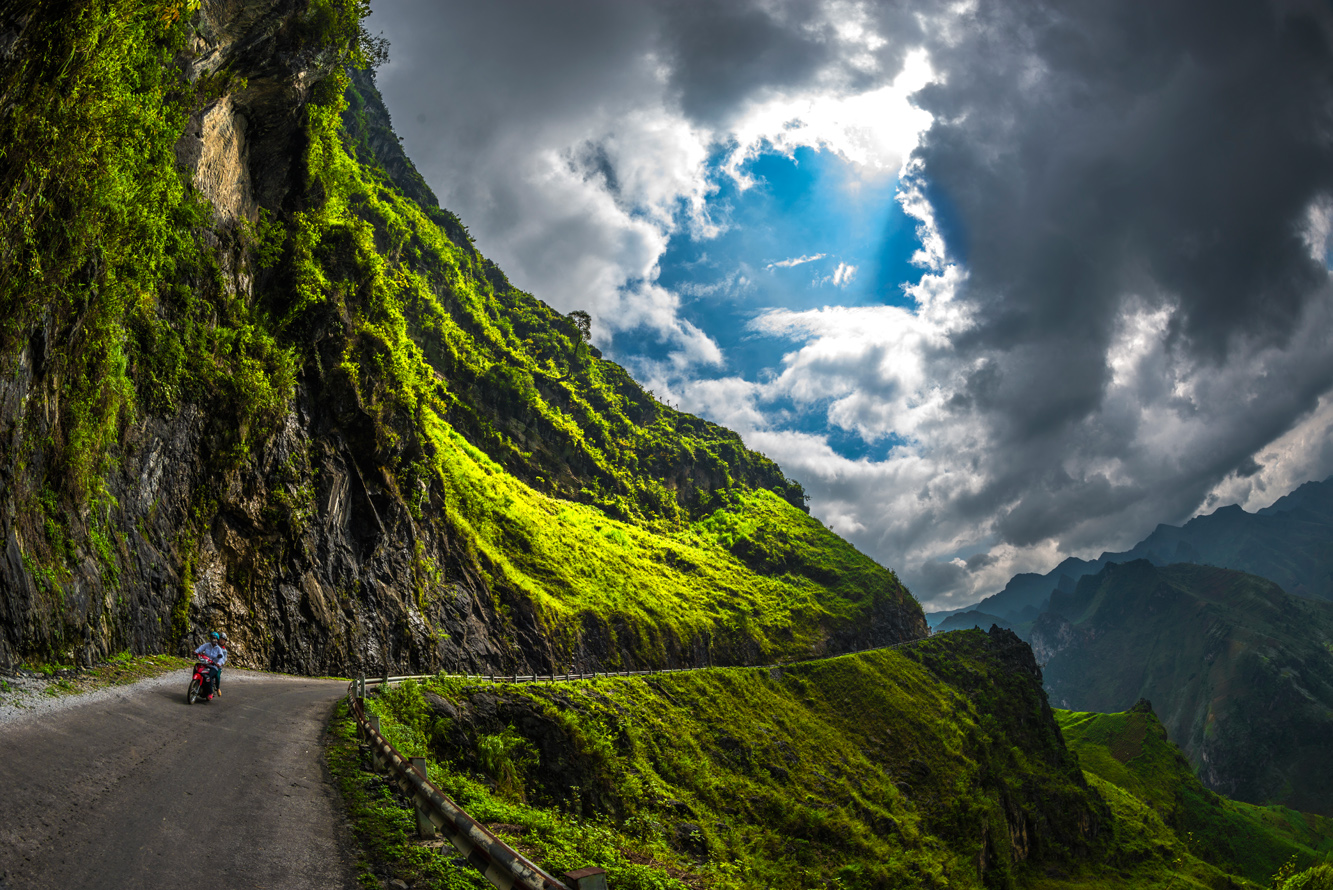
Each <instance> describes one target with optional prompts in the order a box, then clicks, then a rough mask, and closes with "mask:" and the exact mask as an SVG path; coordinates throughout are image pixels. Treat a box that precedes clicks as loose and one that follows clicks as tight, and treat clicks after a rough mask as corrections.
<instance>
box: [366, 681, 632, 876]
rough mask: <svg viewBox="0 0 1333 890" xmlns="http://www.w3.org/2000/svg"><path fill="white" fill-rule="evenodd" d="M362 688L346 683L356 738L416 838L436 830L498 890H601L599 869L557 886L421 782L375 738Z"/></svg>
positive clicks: (413, 766)
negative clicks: (395, 794) (399, 793)
mask: <svg viewBox="0 0 1333 890" xmlns="http://www.w3.org/2000/svg"><path fill="white" fill-rule="evenodd" d="M409 679H424V678H418V677H389V678H388V681H389V682H390V683H392V682H394V681H395V680H409ZM369 682H372V683H375V682H379V683H382V682H384V681H383V680H381V681H373V680H372V681H369ZM366 683H367V681H366V680H364V679H362V680H353V681H352V683H351V684H350V686H349V687H348V691H347V697H348V703H349V705H350V707H351V710H352V714H353V715H354V716H355V717H356V722H357V726H358V727H359V728H360V731H361V735H362V738H364V739H365V740H366V742H367V743H368V744H369V745H370V756H371V762H372V764H373V765H374V767H375V769H376V771H377V772H378V771H380V770H383V771H385V772H387V773H388V774H389V775H390V777H391V778H392V779H393V780H394V782H395V784H397V785H398V787H399V788H401V789H402V790H403V793H405V794H407V795H408V796H410V797H411V798H412V804H413V808H414V809H415V810H416V814H417V831H418V833H420V834H421V835H423V836H425V837H431V836H433V835H434V834H435V830H436V829H442V830H443V831H444V834H445V836H446V837H447V838H448V839H449V841H450V842H451V843H452V844H453V845H454V848H455V849H457V850H458V852H459V853H460V854H462V855H463V856H464V857H466V858H467V861H468V863H469V864H470V865H472V866H473V867H474V868H476V869H477V870H478V871H480V872H481V873H482V874H483V875H484V876H485V877H486V880H488V881H490V882H491V883H492V884H494V885H495V886H496V887H498V888H500V890H511V888H514V887H520V888H524V890H606V873H605V872H604V871H603V870H602V869H600V868H581V869H578V870H577V871H573V872H569V873H567V874H566V875H565V880H564V881H560V880H558V879H556V878H554V877H552V876H551V875H550V874H548V873H546V872H545V871H543V870H542V869H541V868H539V867H538V866H537V865H535V864H534V863H533V862H532V861H531V860H529V859H528V858H527V857H525V856H524V855H523V854H521V853H519V852H518V851H517V850H514V849H513V848H512V847H510V846H509V845H508V844H506V843H505V842H504V841H502V840H500V839H499V838H497V837H496V836H495V835H493V834H491V832H490V831H488V830H487V828H486V826H484V825H482V824H481V823H480V822H478V821H477V820H476V819H473V818H472V817H471V816H469V815H468V814H467V813H466V812H465V811H464V810H463V808H462V807H460V806H459V805H458V804H456V803H454V802H453V800H452V799H450V797H449V796H448V795H447V794H445V793H444V792H443V791H441V790H440V789H439V788H437V787H436V786H435V785H434V783H432V782H431V781H430V780H429V779H427V778H426V761H425V760H424V759H423V758H419V757H418V758H412V760H411V761H409V760H408V759H407V758H406V757H404V756H403V755H402V754H400V753H399V752H398V749H397V748H395V747H394V746H393V745H391V744H389V741H388V740H387V739H386V738H384V736H383V735H382V734H381V733H380V730H379V718H378V717H375V716H373V715H372V716H371V717H369V718H367V717H366V711H365V707H364V705H363V702H362V699H363V698H364V697H365V687H366Z"/></svg>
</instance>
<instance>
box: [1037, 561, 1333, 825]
mask: <svg viewBox="0 0 1333 890" xmlns="http://www.w3.org/2000/svg"><path fill="white" fill-rule="evenodd" d="M1028 641H1029V643H1030V644H1031V646H1032V650H1033V653H1034V654H1035V655H1036V657H1037V661H1038V663H1040V664H1042V673H1043V677H1044V685H1045V687H1046V690H1047V692H1048V694H1049V696H1050V700H1051V704H1052V705H1054V706H1057V707H1062V708H1075V709H1077V710H1080V711H1102V712H1112V711H1120V710H1123V709H1124V708H1126V707H1128V706H1130V705H1131V704H1133V703H1134V702H1135V701H1137V700H1139V699H1140V698H1146V699H1149V700H1150V701H1152V703H1153V706H1154V708H1155V710H1156V712H1157V714H1158V716H1159V717H1160V719H1161V721H1162V723H1163V725H1164V726H1166V729H1167V732H1168V733H1169V734H1170V736H1171V739H1172V740H1173V741H1175V742H1176V744H1178V745H1179V746H1180V747H1181V748H1182V749H1183V750H1184V751H1185V754H1186V756H1188V758H1189V761H1190V764H1191V765H1192V766H1193V767H1194V769H1195V770H1196V772H1197V773H1198V775H1199V778H1200V779H1201V780H1202V781H1203V783H1204V784H1205V785H1207V786H1208V787H1209V788H1211V789H1212V790H1213V791H1216V792H1218V793H1220V794H1225V795H1227V796H1228V797H1231V798H1234V799H1236V800H1241V801H1248V802H1251V803H1280V804H1284V805H1286V806H1289V807H1293V808H1296V809H1300V810H1305V811H1307V812H1313V813H1320V814H1323V815H1326V816H1327V815H1333V757H1330V756H1329V755H1330V753H1333V742H1330V740H1333V603H1329V602H1325V601H1321V600H1311V599H1302V598H1299V597H1294V596H1290V595H1288V594H1286V593H1284V592H1283V591H1282V589H1281V588H1279V587H1278V586H1277V585H1276V584H1274V583H1273V582H1271V581H1268V580H1265V579H1263V578H1259V577H1256V576H1254V575H1249V574H1245V573H1244V572H1237V571H1233V570H1230V569H1220V568H1215V567H1212V566H1197V565H1185V564H1177V565H1172V566H1166V567H1159V566H1154V565H1152V564H1151V563H1149V562H1148V561H1147V560H1136V561H1133V562H1128V563H1123V564H1115V565H1110V566H1107V567H1106V568H1105V569H1103V570H1102V571H1100V572H1098V573H1097V574H1096V575H1090V576H1086V577H1084V578H1082V579H1081V580H1080V581H1079V582H1078V584H1077V585H1076V587H1075V588H1074V590H1073V591H1072V592H1070V593H1063V592H1059V591H1057V592H1056V593H1055V594H1054V595H1053V596H1052V597H1051V600H1050V602H1049V603H1048V604H1047V608H1046V610H1045V611H1044V612H1042V614H1041V615H1040V616H1039V617H1038V618H1037V619H1036V621H1035V622H1034V623H1033V624H1032V627H1031V629H1030V630H1029V631H1028Z"/></svg>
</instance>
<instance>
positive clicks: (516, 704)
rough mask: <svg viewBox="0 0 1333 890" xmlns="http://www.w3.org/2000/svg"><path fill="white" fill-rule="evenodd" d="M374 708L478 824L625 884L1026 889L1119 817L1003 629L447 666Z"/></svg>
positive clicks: (544, 855)
mask: <svg viewBox="0 0 1333 890" xmlns="http://www.w3.org/2000/svg"><path fill="white" fill-rule="evenodd" d="M372 708H373V709H375V710H376V711H378V712H379V713H380V714H381V715H383V716H384V718H385V721H386V723H385V725H388V726H389V727H390V728H389V730H388V731H389V734H390V737H391V738H392V739H394V740H395V741H396V743H397V744H399V745H400V746H402V748H403V749H404V750H405V751H410V752H412V753H413V754H417V755H423V756H427V757H429V758H430V759H431V760H432V761H433V764H432V767H431V768H432V774H433V775H436V776H439V777H440V778H439V779H438V781H440V783H441V785H442V787H445V788H446V789H447V790H448V791H449V792H450V793H451V794H452V795H454V796H455V797H456V798H457V799H458V800H459V802H460V803H462V804H463V805H464V806H466V807H468V808H469V811H470V812H472V813H473V814H474V815H476V816H477V817H478V818H480V819H483V820H485V821H487V822H490V823H498V824H499V828H498V829H497V830H498V831H500V832H501V833H503V834H506V835H508V836H509V837H517V838H519V839H521V843H522V844H524V845H525V846H526V847H527V848H528V849H532V850H534V851H535V852H536V853H537V854H538V855H539V857H541V859H542V861H544V862H548V863H550V864H551V866H552V867H553V868H572V867H577V866H580V865H588V864H598V865H602V866H604V867H607V868H608V869H609V870H610V883H611V884H612V886H617V887H623V888H629V887H640V886H661V885H664V884H665V883H666V879H668V878H669V877H676V878H680V879H683V880H686V881H688V882H689V883H690V884H691V885H693V886H710V887H719V888H721V887H736V888H742V887H744V888H749V887H774V888H785V887H791V888H804V887H810V886H836V887H847V888H853V887H857V888H861V887H864V888H869V887H889V886H892V887H943V886H953V887H980V886H997V887H1003V886H1012V885H1013V882H1014V881H1015V880H1018V881H1020V882H1021V881H1022V879H1023V878H1024V877H1025V876H1030V875H1033V874H1042V873H1044V872H1045V870H1046V869H1047V868H1055V869H1065V870H1067V869H1077V868H1080V867H1081V865H1080V859H1081V858H1082V857H1088V856H1094V857H1095V856H1096V855H1097V854H1099V852H1100V850H1101V846H1102V841H1101V833H1102V832H1103V830H1104V828H1105V821H1106V818H1107V814H1106V810H1105V808H1104V806H1103V805H1102V804H1101V802H1100V800H1099V799H1098V798H1097V797H1096V796H1095V795H1091V794H1089V792H1088V790H1087V788H1086V786H1085V785H1084V783H1083V780H1082V777H1081V775H1080V773H1079V770H1078V766H1077V763H1076V761H1074V760H1073V759H1072V758H1070V757H1069V756H1068V754H1067V753H1066V752H1065V750H1064V748H1063V745H1061V743H1060V740H1059V734H1058V731H1057V730H1056V727H1055V724H1054V722H1053V721H1052V720H1051V716H1050V711H1049V710H1048V709H1047V708H1046V707H1045V705H1044V701H1043V698H1042V694H1041V690H1040V685H1039V682H1038V677H1037V674H1036V670H1035V665H1033V663H1032V661H1031V655H1030V653H1029V652H1028V650H1027V647H1026V646H1024V645H1023V644H1022V643H1021V641H1019V640H1018V639H1017V638H1015V637H1013V636H1012V634H1009V633H1007V632H999V633H997V634H992V635H989V636H988V635H985V634H982V633H980V632H977V631H968V632H960V633H957V634H950V635H947V636H945V637H941V638H938V639H933V640H930V641H927V642H925V643H922V644H919V645H918V646H916V647H913V648H911V649H901V650H897V651H884V652H874V653H864V654H861V655H857V656H846V657H843V658H838V659H832V660H828V661H822V662H810V663H805V664H801V665H795V666H792V667H789V668H785V669H783V670H781V671H777V670H774V671H769V670H767V669H714V670H708V671H699V672H690V673H683V674H670V675H659V676H654V677H646V678H632V679H610V680H600V681H594V682H588V683H577V684H560V685H552V686H509V685H495V686H490V685H481V686H468V685H463V684H460V683H458V682H457V681H435V682H431V683H428V684H426V685H425V686H422V687H417V686H414V685H408V686H404V687H401V688H398V689H395V690H393V691H392V692H390V693H389V694H388V695H386V696H384V697H383V698H379V699H375V700H372ZM636 864H637V865H636ZM644 864H648V865H650V866H651V869H644V868H643V865H644ZM417 867H418V868H420V869H422V871H429V870H431V869H435V870H438V871H437V873H438V874H441V875H442V874H443V873H445V872H447V871H448V869H447V867H446V866H445V864H444V863H440V862H435V863H433V864H431V863H425V864H420V863H419V864H418V866H417ZM644 872H649V873H648V874H644ZM411 879H412V880H413V881H414V882H421V881H422V877H421V873H420V872H418V873H417V874H414V875H412V878H411ZM440 880H441V881H443V880H444V879H443V878H442V877H441V878H440ZM655 881H661V882H662V884H659V883H654V882H655ZM418 885H420V884H419V883H418ZM673 886H679V885H673Z"/></svg>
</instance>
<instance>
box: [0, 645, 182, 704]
mask: <svg viewBox="0 0 1333 890" xmlns="http://www.w3.org/2000/svg"><path fill="white" fill-rule="evenodd" d="M192 663H193V662H191V661H190V660H189V659H186V658H177V657H176V656H172V655H138V656H136V655H132V654H131V653H130V652H129V651H128V650H127V651H124V652H121V653H119V654H118V655H115V656H112V658H111V659H109V660H108V661H106V662H104V663H102V664H98V665H93V666H91V667H75V666H74V665H71V664H51V663H42V664H26V663H25V664H22V665H20V666H19V667H18V669H17V670H15V671H12V672H9V673H0V706H6V705H7V706H10V707H16V708H23V707H25V706H26V705H28V704H30V703H31V702H32V701H34V700H35V699H39V698H41V697H47V696H51V697H55V696H63V695H76V694H79V693H83V692H93V691H95V690H98V689H105V688H106V687H108V686H127V685H129V684H130V683H137V682H139V681H140V680H147V679H149V678H151V677H157V676H161V675H162V674H167V673H170V672H172V671H175V670H180V669H181V668H186V667H189V666H190V665H191V664H192Z"/></svg>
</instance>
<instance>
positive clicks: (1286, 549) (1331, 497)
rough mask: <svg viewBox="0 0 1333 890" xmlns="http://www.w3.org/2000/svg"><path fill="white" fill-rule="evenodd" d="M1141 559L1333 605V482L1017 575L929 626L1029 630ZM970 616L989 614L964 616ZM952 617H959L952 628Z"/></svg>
mask: <svg viewBox="0 0 1333 890" xmlns="http://www.w3.org/2000/svg"><path fill="white" fill-rule="evenodd" d="M1138 559H1146V560H1147V561H1148V562H1150V563H1152V564H1153V565H1157V566H1164V565H1171V564H1173V563H1196V564H1202V565H1212V566H1218V567H1221V568H1228V569H1236V570H1238V571H1242V572H1249V573H1250V574H1252V575H1258V576H1260V577H1261V578H1267V579H1268V580H1270V581H1272V582H1274V583H1276V584H1277V585H1278V586H1279V587H1281V588H1282V589H1283V590H1284V591H1285V592H1287V593H1289V594H1293V595H1295V596H1299V597H1305V598H1307V599H1318V600H1330V601H1333V476H1330V477H1329V478H1327V479H1325V480H1323V481H1322V482H1306V483H1305V484H1304V485H1302V486H1300V487H1299V488H1297V489H1296V490H1295V491H1293V492H1291V494H1288V495H1286V496H1285V497H1283V498H1280V499H1279V500H1278V501H1277V502H1276V503H1274V504H1273V505H1272V506H1270V507H1265V508H1264V509H1262V510H1259V511H1257V512H1255V513H1247V512H1245V511H1244V510H1243V509H1241V508H1240V507H1239V506H1238V505H1235V504H1233V505H1231V506H1227V507H1222V508H1221V509H1219V510H1217V511H1215V512H1213V513H1210V514H1209V515H1207V516H1198V517H1195V518H1194V519H1191V520H1190V521H1189V522H1187V523H1185V524H1184V525H1183V526H1174V525H1166V524H1162V525H1159V526H1157V528H1156V529H1154V530H1153V533H1152V534H1150V535H1149V536H1148V537H1146V538H1144V539H1143V540H1142V541H1140V542H1139V543H1138V544H1135V545H1134V547H1132V548H1131V549H1129V550H1126V551H1124V552H1122V553H1103V554H1102V555H1101V556H1099V557H1097V558H1096V559H1093V560H1086V559H1078V558H1076V557H1070V558H1069V559H1066V560H1065V561H1064V562H1062V563H1060V564H1059V565H1058V566H1056V567H1055V568H1054V569H1052V570H1051V571H1049V572H1047V573H1046V574H1044V575H1038V574H1036V573H1034V572H1027V573H1024V574H1021V575H1015V576H1014V577H1013V578H1011V579H1010V580H1009V583H1008V584H1006V585H1005V587H1004V590H1001V591H1000V592H999V593H996V594H993V595H991V596H988V597H986V598H985V599H983V600H981V602H979V603H976V604H975V605H972V606H966V607H964V608H961V609H952V610H947V611H942V612H930V613H927V615H926V619H927V621H928V622H929V623H930V625H931V627H933V628H935V629H937V630H948V629H952V628H953V627H972V626H973V625H974V624H983V623H985V622H986V619H987V618H988V617H990V618H994V617H998V618H999V619H1000V620H999V621H998V622H995V623H999V624H1001V625H1005V626H1017V625H1023V624H1027V623H1029V622H1031V621H1033V620H1034V619H1036V617H1037V615H1038V614H1039V613H1040V612H1041V610H1042V609H1043V607H1044V606H1045V605H1046V603H1047V602H1048V601H1049V600H1050V598H1051V594H1052V592H1054V591H1057V590H1058V591H1061V592H1063V593H1069V592H1072V591H1073V590H1074V588H1075V586H1076V585H1077V583H1078V581H1079V579H1080V578H1083V577H1085V576H1088V575H1095V574H1097V573H1098V572H1100V571H1101V570H1102V569H1104V568H1105V567H1106V566H1107V565H1109V564H1111V563H1126V562H1132V561H1134V560H1138ZM970 612H980V613H984V614H983V615H981V616H970V615H968V616H964V614H963V613H970ZM953 616H958V617H957V618H955V620H953V621H951V622H949V626H948V627H945V626H944V623H945V622H946V621H947V620H948V619H950V618H952V617H953ZM985 626H986V627H989V626H990V625H989V623H985ZM1015 629H1020V630H1021V628H1019V627H1016V628H1015Z"/></svg>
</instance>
